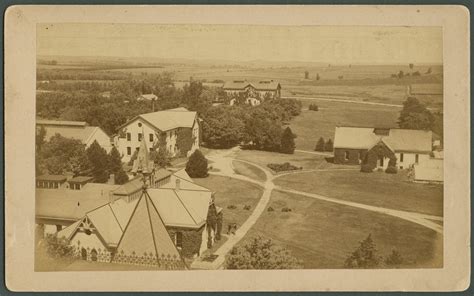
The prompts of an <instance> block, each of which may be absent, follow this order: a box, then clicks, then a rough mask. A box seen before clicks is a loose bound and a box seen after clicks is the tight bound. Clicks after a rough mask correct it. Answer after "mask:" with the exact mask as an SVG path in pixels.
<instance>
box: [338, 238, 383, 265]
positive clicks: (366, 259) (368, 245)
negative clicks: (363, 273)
mask: <svg viewBox="0 0 474 296" xmlns="http://www.w3.org/2000/svg"><path fill="white" fill-rule="evenodd" d="M378 265H379V258H378V257H377V249H376V247H375V243H374V241H373V240H372V235H371V234H369V236H367V238H366V239H365V240H363V241H361V242H360V243H359V247H357V249H355V251H354V252H352V253H351V254H350V255H349V256H348V257H347V258H346V261H345V267H347V268H375V267H377V266H378Z"/></svg>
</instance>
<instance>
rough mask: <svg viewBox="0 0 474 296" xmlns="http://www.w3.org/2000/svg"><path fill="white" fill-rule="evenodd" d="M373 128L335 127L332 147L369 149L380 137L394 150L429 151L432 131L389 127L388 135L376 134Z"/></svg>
mask: <svg viewBox="0 0 474 296" xmlns="http://www.w3.org/2000/svg"><path fill="white" fill-rule="evenodd" d="M374 130H375V129H374V128H367V127H336V132H335V136H334V148H346V149H370V148H371V147H373V146H374V145H376V144H377V143H378V142H379V141H380V140H381V139H383V142H384V143H385V144H386V145H387V146H388V147H390V148H391V149H392V150H393V151H395V152H413V153H416V152H418V153H430V152H431V150H432V132H431V131H424V130H408V129H397V128H392V129H389V133H388V136H385V135H381V134H379V135H376V134H375V133H374Z"/></svg>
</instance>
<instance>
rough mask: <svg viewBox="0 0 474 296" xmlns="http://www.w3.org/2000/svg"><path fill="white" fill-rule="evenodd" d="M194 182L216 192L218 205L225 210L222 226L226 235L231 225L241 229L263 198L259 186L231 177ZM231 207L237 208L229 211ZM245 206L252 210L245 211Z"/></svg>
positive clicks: (210, 177) (212, 177)
mask: <svg viewBox="0 0 474 296" xmlns="http://www.w3.org/2000/svg"><path fill="white" fill-rule="evenodd" d="M194 181H195V182H196V184H199V185H201V186H204V187H206V188H209V189H210V190H212V191H213V192H215V202H216V205H217V206H219V207H221V208H223V211H224V222H223V225H222V233H224V234H225V233H227V227H228V225H229V223H237V227H240V225H242V223H244V222H245V220H247V218H248V217H249V216H250V214H251V213H252V211H253V209H254V208H255V205H256V204H257V203H258V201H259V200H260V197H261V196H262V189H261V188H260V187H258V186H257V185H255V184H252V183H249V182H245V181H240V180H236V179H232V178H229V177H221V176H213V175H210V176H208V177H207V178H202V179H194ZM230 205H234V206H236V208H235V209H228V208H227V207H228V206H230ZM245 205H249V206H250V210H244V206H245Z"/></svg>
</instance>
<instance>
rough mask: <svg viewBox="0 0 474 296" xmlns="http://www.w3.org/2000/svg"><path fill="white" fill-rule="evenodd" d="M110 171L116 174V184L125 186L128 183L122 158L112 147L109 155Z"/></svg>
mask: <svg viewBox="0 0 474 296" xmlns="http://www.w3.org/2000/svg"><path fill="white" fill-rule="evenodd" d="M109 171H110V173H111V174H114V179H115V183H116V184H124V183H126V182H127V181H128V176H127V174H126V173H125V171H124V170H123V166H122V157H120V153H119V152H118V150H117V148H115V147H112V150H110V153H109Z"/></svg>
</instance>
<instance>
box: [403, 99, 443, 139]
mask: <svg viewBox="0 0 474 296" xmlns="http://www.w3.org/2000/svg"><path fill="white" fill-rule="evenodd" d="M398 125H399V126H400V128H406V129H418V130H431V131H432V132H433V133H435V134H437V135H438V136H439V137H440V139H441V140H442V139H443V113H441V112H431V111H430V110H429V109H427V108H426V107H425V105H423V104H422V103H420V101H418V99H417V98H415V97H408V98H407V100H406V101H405V102H404V103H403V108H402V111H400V117H399V118H398Z"/></svg>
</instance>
